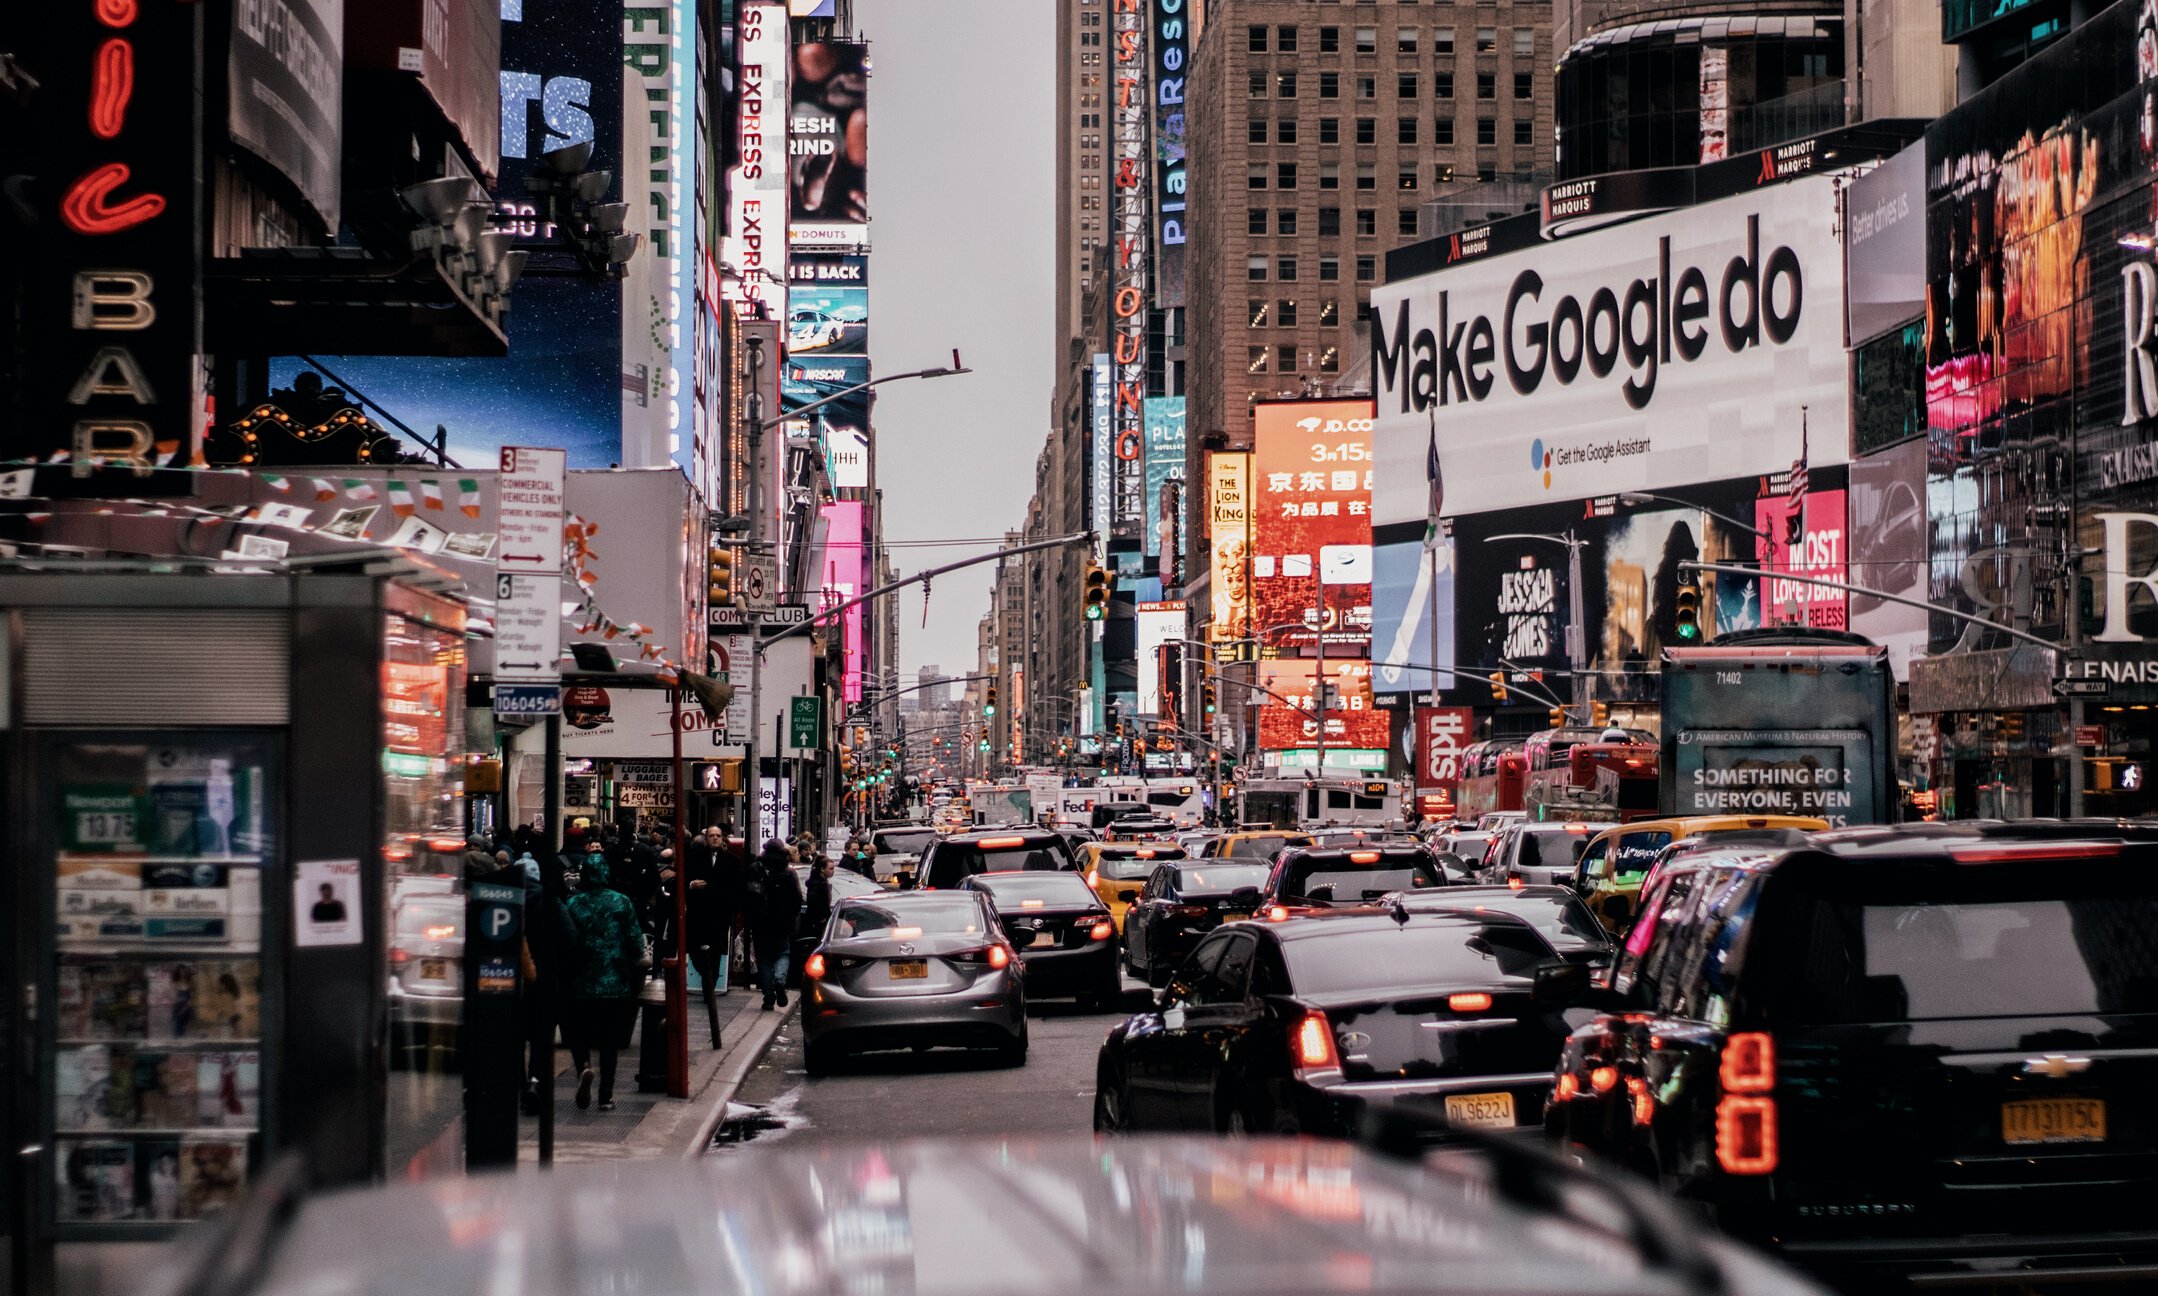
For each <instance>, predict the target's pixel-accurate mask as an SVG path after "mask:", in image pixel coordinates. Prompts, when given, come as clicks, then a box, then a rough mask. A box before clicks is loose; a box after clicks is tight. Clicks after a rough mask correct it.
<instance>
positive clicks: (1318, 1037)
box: [1289, 1012, 1341, 1079]
mask: <svg viewBox="0 0 2158 1296" xmlns="http://www.w3.org/2000/svg"><path fill="white" fill-rule="evenodd" d="M1289 1052H1290V1054H1291V1055H1292V1056H1293V1057H1294V1058H1295V1059H1296V1074H1297V1076H1298V1078H1300V1079H1301V1078H1304V1077H1306V1076H1308V1075H1310V1074H1312V1073H1314V1072H1327V1071H1334V1072H1338V1071H1340V1070H1341V1054H1339V1053H1338V1052H1336V1051H1335V1050H1334V1028H1333V1026H1332V1025H1330V1024H1329V1023H1328V1022H1327V1020H1326V1014H1325V1013H1322V1012H1307V1013H1305V1014H1304V1015H1303V1017H1302V1018H1301V1019H1299V1020H1298V1021H1297V1023H1296V1027H1295V1030H1294V1031H1293V1033H1292V1034H1291V1036H1290V1041H1289Z"/></svg>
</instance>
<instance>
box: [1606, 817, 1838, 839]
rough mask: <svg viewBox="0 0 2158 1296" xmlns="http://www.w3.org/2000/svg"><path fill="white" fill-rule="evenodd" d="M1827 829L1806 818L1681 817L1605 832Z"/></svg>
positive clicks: (1824, 824)
mask: <svg viewBox="0 0 2158 1296" xmlns="http://www.w3.org/2000/svg"><path fill="white" fill-rule="evenodd" d="M1827 827H1828V821H1827V820H1826V819H1814V818H1809V817H1807V816H1804V815H1679V816H1674V817H1673V818H1669V819H1636V820H1634V821H1633V822H1632V823H1622V824H1614V825H1611V826H1609V827H1607V828H1605V829H1604V831H1605V832H1607V833H1612V834H1618V833H1637V832H1667V833H1670V834H1671V835H1672V836H1673V837H1691V836H1694V835H1696V834H1699V833H1724V832H1744V831H1745V830H1746V829H1749V828H1797V829H1800V830H1802V831H1816V830H1820V829H1825V828H1827Z"/></svg>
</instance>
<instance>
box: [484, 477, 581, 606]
mask: <svg viewBox="0 0 2158 1296" xmlns="http://www.w3.org/2000/svg"><path fill="white" fill-rule="evenodd" d="M565 467H566V452H564V451H561V450H550V449H545V448H542V447H538V446H503V447H502V475H501V477H500V478H499V479H498V481H497V482H496V489H497V490H499V491H500V492H501V498H500V499H499V501H498V502H497V506H496V516H497V519H498V520H497V522H496V531H497V532H498V537H497V540H496V546H497V547H496V550H495V554H496V557H495V570H496V571H503V572H555V573H560V572H561V570H562V509H563V501H564V500H565V499H566V498H567V489H566V485H565V483H564V480H563V477H564V471H565ZM549 596H550V597H552V596H553V591H551V590H550V591H549Z"/></svg>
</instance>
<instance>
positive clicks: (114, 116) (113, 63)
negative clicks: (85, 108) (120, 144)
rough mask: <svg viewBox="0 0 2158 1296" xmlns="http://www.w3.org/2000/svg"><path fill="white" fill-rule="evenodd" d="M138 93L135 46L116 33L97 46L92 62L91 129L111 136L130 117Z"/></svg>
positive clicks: (104, 136) (92, 131)
mask: <svg viewBox="0 0 2158 1296" xmlns="http://www.w3.org/2000/svg"><path fill="white" fill-rule="evenodd" d="M134 94H135V47H134V46H133V45H130V44H128V43H127V42H126V41H124V40H122V39H120V38H119V37H117V36H115V37H114V38H113V39H111V40H109V41H106V42H105V43H104V44H103V45H101V46H99V47H98V51H97V61H96V62H95V63H93V64H91V66H90V133H91V134H92V135H95V136H97V137H98V138H99V139H111V138H112V137H113V136H115V135H118V134H119V133H120V127H121V126H122V125H123V124H124V123H125V122H126V121H127V101H128V100H129V99H131V98H133V97H134Z"/></svg>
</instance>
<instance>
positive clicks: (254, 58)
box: [225, 0, 345, 233]
mask: <svg viewBox="0 0 2158 1296" xmlns="http://www.w3.org/2000/svg"><path fill="white" fill-rule="evenodd" d="M344 48H345V0H283V3H280V4H243V5H236V6H234V8H233V14H232V46H231V49H230V51H229V52H228V57H227V59H226V65H225V77H226V85H227V87H228V88H229V91H230V94H229V108H228V111H227V113H226V117H225V120H226V123H227V126H228V128H229V129H230V130H231V132H232V139H233V142H234V143H236V144H238V145H240V146H241V147H242V148H245V149H246V150H247V151H249V152H250V153H253V154H254V155H255V156H256V157H259V158H261V159H262V160H263V161H265V162H267V163H269V164H270V165H271V166H273V167H276V168H277V169H278V170H279V171H280V172H282V173H284V176H285V178H286V179H288V180H290V181H292V183H293V184H294V185H295V186H297V187H298V188H299V191H300V195H301V196H302V197H303V198H305V199H306V200H307V203H308V205H309V206H310V207H313V208H314V209H315V213H316V214H317V215H319V216H320V217H322V221H323V224H324V225H326V226H327V227H328V228H329V229H330V230H331V231H332V232H333V233H334V232H335V231H336V229H337V222H338V217H339V213H340V207H339V201H338V199H339V194H340V192H341V189H340V180H339V174H338V172H339V167H340V153H341V147H342V139H343V137H342V135H341V134H340V131H339V127H340V125H341V124H342V123H341V120H340V118H341V113H340V111H339V110H340V107H341V105H342V103H343V100H344V69H345V58H344Z"/></svg>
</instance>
